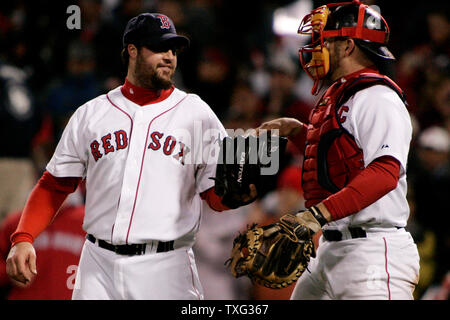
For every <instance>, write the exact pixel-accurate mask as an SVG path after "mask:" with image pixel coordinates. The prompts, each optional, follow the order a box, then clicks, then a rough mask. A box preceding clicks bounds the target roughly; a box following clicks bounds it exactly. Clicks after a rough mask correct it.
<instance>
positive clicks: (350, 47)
mask: <svg viewBox="0 0 450 320" xmlns="http://www.w3.org/2000/svg"><path fill="white" fill-rule="evenodd" d="M355 47H356V44H355V40H353V39H346V40H345V56H346V57H348V56H350V55H351V54H352V52H353V51H354V50H355Z"/></svg>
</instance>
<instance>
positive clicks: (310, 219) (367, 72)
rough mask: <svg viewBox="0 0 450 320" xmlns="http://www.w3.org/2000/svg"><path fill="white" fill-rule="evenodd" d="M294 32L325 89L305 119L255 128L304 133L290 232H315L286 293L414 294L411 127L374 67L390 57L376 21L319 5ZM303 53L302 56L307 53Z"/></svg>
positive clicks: (363, 9)
mask: <svg viewBox="0 0 450 320" xmlns="http://www.w3.org/2000/svg"><path fill="white" fill-rule="evenodd" d="M299 33H300V34H302V35H304V34H305V35H309V36H310V37H311V43H309V44H307V45H305V46H303V47H302V48H300V52H299V54H300V61H301V64H302V66H303V68H304V70H305V71H306V73H307V74H308V75H309V76H310V77H311V78H312V79H313V80H314V86H313V90H312V93H313V94H317V93H318V92H319V90H320V88H321V86H323V85H324V84H329V85H330V86H329V87H328V89H327V90H326V91H325V92H324V94H323V95H322V97H321V98H320V99H319V100H318V103H317V105H316V106H315V108H314V109H313V110H312V112H311V114H310V118H309V123H308V124H303V123H301V122H299V121H298V120H296V119H292V118H280V119H276V120H273V121H270V122H266V123H264V124H262V125H261V126H260V127H259V128H258V130H259V129H274V128H276V129H279V130H280V135H282V136H287V137H290V138H293V141H295V137H296V135H298V134H301V132H302V130H306V140H307V141H306V148H305V149H304V150H305V151H304V156H305V157H304V162H303V173H302V187H303V190H304V197H305V199H306V208H308V209H307V210H306V211H302V212H299V213H297V214H296V215H295V217H296V220H297V222H298V223H299V224H300V227H298V228H297V229H296V234H297V236H298V237H299V238H302V237H303V238H304V239H308V238H310V237H311V236H312V235H313V234H315V233H317V232H319V231H320V230H322V236H321V237H320V240H319V246H318V250H317V252H316V257H315V258H312V259H311V261H310V263H309V266H308V270H309V271H310V272H304V273H303V274H302V275H301V277H300V279H299V280H298V281H297V283H296V285H295V289H294V291H293V293H292V296H291V299H413V295H412V294H413V291H414V288H415V286H416V285H417V282H418V279H419V255H418V251H417V247H416V245H415V243H414V241H413V239H412V237H411V235H410V233H409V232H407V231H406V230H405V226H406V224H407V220H408V216H409V207H408V203H407V201H406V191H407V183H406V168H407V159H408V152H409V144H410V141H411V135H412V127H411V121H410V117H409V114H408V112H407V109H406V101H405V97H404V95H403V93H402V90H401V89H400V88H399V87H398V86H397V85H396V84H395V83H394V82H393V81H392V80H391V79H390V78H388V77H387V76H384V75H382V74H380V72H379V71H378V67H379V66H380V67H381V66H383V65H384V64H386V63H389V62H391V61H393V60H394V57H393V55H392V54H391V52H390V51H389V50H388V48H387V47H386V43H387V41H388V36H389V28H388V25H387V23H386V21H385V20H384V19H383V17H382V16H381V15H380V14H379V13H378V12H376V11H375V10H372V8H370V7H368V6H367V5H364V4H361V3H360V2H359V1H353V2H344V3H334V4H329V5H325V6H321V7H319V8H317V9H315V10H313V11H312V12H311V13H310V14H308V15H307V16H305V17H304V18H303V20H302V22H301V24H300V27H299ZM308 55H309V56H310V57H311V58H310V59H309V58H308Z"/></svg>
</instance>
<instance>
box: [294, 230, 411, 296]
mask: <svg viewBox="0 0 450 320" xmlns="http://www.w3.org/2000/svg"><path fill="white" fill-rule="evenodd" d="M308 270H309V271H308ZM308 270H306V271H305V272H304V273H303V274H302V276H301V277H300V279H299V280H298V281H297V283H296V285H295V288H294V291H293V293H292V295H291V299H292V300H330V299H337V300H347V299H348V300H363V299H366V300H383V299H389V300H390V299H392V300H394V299H395V300H411V299H413V295H412V294H413V291H414V288H415V286H416V285H417V283H418V281H419V254H418V251H417V247H416V244H415V243H414V241H413V239H412V237H411V234H410V233H409V232H407V231H405V229H400V230H394V231H391V232H370V231H367V238H356V239H348V240H341V241H326V240H324V238H323V236H321V237H320V241H319V248H318V250H317V256H316V258H312V259H311V261H310V264H309V266H308Z"/></svg>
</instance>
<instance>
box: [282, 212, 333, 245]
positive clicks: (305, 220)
mask: <svg viewBox="0 0 450 320" xmlns="http://www.w3.org/2000/svg"><path fill="white" fill-rule="evenodd" d="M322 210H323V209H322ZM327 213H328V211H327ZM325 215H326V214H325ZM325 215H324V213H323V212H322V211H321V210H320V209H319V207H318V206H313V207H311V208H309V209H308V210H302V211H300V212H298V213H297V214H296V215H292V214H286V215H284V216H282V217H281V218H280V224H281V225H282V226H284V227H285V228H289V229H290V231H291V232H292V233H293V234H295V235H296V237H297V239H293V240H310V239H311V238H312V236H313V235H314V234H315V233H317V232H319V231H320V230H321V229H322V226H323V225H324V224H326V223H327V222H328V219H327V218H326V217H325Z"/></svg>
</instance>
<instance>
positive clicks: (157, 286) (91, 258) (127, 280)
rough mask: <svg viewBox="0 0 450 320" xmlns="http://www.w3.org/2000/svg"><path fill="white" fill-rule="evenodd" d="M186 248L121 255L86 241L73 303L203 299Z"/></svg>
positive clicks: (189, 253)
mask: <svg viewBox="0 0 450 320" xmlns="http://www.w3.org/2000/svg"><path fill="white" fill-rule="evenodd" d="M203 298H204V297H203V289H202V287H201V284H200V281H199V278H198V272H197V267H196V265H195V261H194V253H193V251H192V248H190V247H182V248H178V249H175V250H172V251H168V252H160V253H153V252H149V253H145V254H143V255H135V256H125V255H118V254H116V253H114V252H112V251H109V250H106V249H103V248H100V247H98V246H97V245H96V244H94V243H92V242H90V241H86V242H85V244H84V247H83V251H82V253H81V258H80V263H79V266H78V271H77V275H76V280H75V288H74V290H73V295H72V299H73V300H193V299H196V300H200V299H203Z"/></svg>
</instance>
